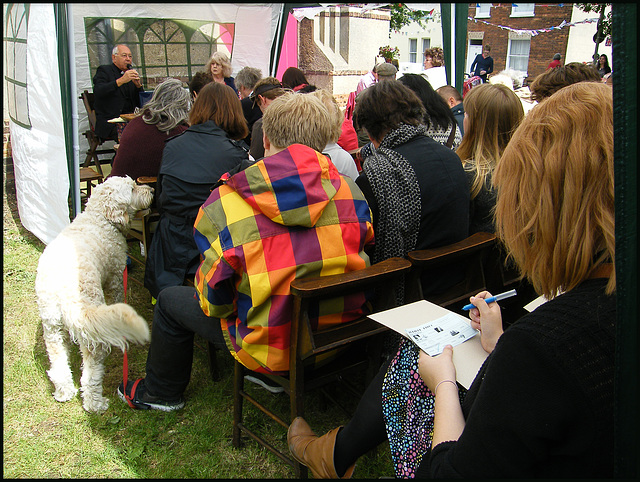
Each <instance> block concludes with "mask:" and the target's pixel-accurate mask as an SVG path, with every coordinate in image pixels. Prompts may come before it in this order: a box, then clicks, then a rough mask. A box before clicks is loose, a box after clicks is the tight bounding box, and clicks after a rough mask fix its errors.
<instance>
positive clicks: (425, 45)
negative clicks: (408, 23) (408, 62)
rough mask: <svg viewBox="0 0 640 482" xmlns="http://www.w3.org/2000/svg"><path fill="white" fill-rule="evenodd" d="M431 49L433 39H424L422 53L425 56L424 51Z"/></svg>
mask: <svg viewBox="0 0 640 482" xmlns="http://www.w3.org/2000/svg"><path fill="white" fill-rule="evenodd" d="M430 48H431V39H430V38H423V39H422V53H423V54H424V51H425V50H427V49H430Z"/></svg>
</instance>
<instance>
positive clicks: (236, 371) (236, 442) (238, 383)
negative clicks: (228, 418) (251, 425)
mask: <svg viewBox="0 0 640 482" xmlns="http://www.w3.org/2000/svg"><path fill="white" fill-rule="evenodd" d="M242 390H244V367H243V366H242V365H241V364H240V362H238V361H237V360H236V361H235V362H234V367H233V436H232V438H231V443H232V444H233V446H234V447H240V434H241V432H240V426H239V425H240V424H241V423H242V395H240V392H241V391H242Z"/></svg>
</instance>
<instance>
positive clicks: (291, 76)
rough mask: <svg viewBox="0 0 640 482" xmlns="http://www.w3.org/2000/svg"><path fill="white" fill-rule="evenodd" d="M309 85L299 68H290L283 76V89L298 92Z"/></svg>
mask: <svg viewBox="0 0 640 482" xmlns="http://www.w3.org/2000/svg"><path fill="white" fill-rule="evenodd" d="M307 85H309V81H308V80H307V77H306V76H305V75H304V72H302V70H300V69H299V68H297V67H289V68H288V69H287V70H285V71H284V73H283V74H282V87H284V88H285V89H291V90H293V91H294V92H298V91H299V90H300V89H302V88H304V87H306V86H307Z"/></svg>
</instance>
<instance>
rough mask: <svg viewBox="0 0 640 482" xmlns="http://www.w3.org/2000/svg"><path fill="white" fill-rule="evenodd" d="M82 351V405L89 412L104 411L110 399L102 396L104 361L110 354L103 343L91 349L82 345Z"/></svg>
mask: <svg viewBox="0 0 640 482" xmlns="http://www.w3.org/2000/svg"><path fill="white" fill-rule="evenodd" d="M80 350H81V351H82V378H81V379H80V390H82V406H83V407H84V409H85V410H86V411H87V412H104V411H105V410H106V409H107V408H108V407H109V400H108V399H107V398H105V397H103V396H102V379H103V378H104V361H105V359H106V358H107V355H108V354H109V353H108V351H107V350H105V349H104V348H103V347H102V345H97V346H96V347H95V348H93V349H90V348H89V347H87V346H86V345H84V344H81V345H80Z"/></svg>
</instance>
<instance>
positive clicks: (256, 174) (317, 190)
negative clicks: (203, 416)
mask: <svg viewBox="0 0 640 482" xmlns="http://www.w3.org/2000/svg"><path fill="white" fill-rule="evenodd" d="M194 238H195V241H196V244H197V246H198V249H199V251H200V253H201V258H202V262H201V264H200V266H199V268H198V271H197V273H196V278H195V284H196V291H197V295H198V298H199V300H200V306H201V307H202V310H203V311H204V313H205V314H206V315H208V316H211V317H215V318H220V323H221V326H222V332H223V334H224V336H225V339H226V341H227V346H228V348H229V351H230V352H231V354H232V355H233V356H234V357H235V358H236V359H237V360H238V361H240V362H241V363H242V364H243V365H245V366H246V367H247V368H249V369H251V370H253V371H256V372H261V373H276V374H279V373H283V372H286V371H288V370H289V346H290V329H291V314H292V308H293V298H292V296H291V294H290V284H291V281H293V280H294V279H296V278H301V277H313V276H325V275H331V274H337V273H344V272H349V271H355V270H358V269H362V268H365V267H366V266H369V257H368V256H367V254H365V252H364V247H365V245H369V244H372V243H373V226H372V223H371V211H370V210H369V206H368V204H367V202H366V200H365V198H364V196H363V194H362V192H361V191H360V189H359V188H358V187H357V186H356V184H355V183H354V182H353V181H352V180H351V179H349V178H346V177H342V176H340V174H339V173H338V171H337V170H336V168H335V166H334V165H333V164H332V163H331V162H329V160H328V159H327V158H326V157H325V156H323V155H322V154H320V153H319V152H316V151H315V150H313V149H311V148H309V147H307V146H303V145H301V144H294V145H292V146H290V147H289V148H287V149H285V150H283V151H281V152H279V153H277V154H275V155H273V156H269V157H266V158H264V159H262V160H260V161H258V162H256V163H254V164H252V165H251V166H250V167H248V168H246V169H245V170H243V171H241V172H239V173H237V174H234V175H233V176H230V175H229V174H225V176H223V178H222V184H221V185H220V186H219V187H218V188H216V189H215V190H214V191H213V192H212V193H211V196H209V199H207V201H206V202H205V203H204V204H203V205H202V207H201V208H200V211H199V213H198V217H197V218H196V221H195V225H194ZM364 302H365V300H364V297H363V296H357V297H349V298H345V297H343V298H340V299H337V300H332V301H331V302H330V303H327V304H326V305H321V306H318V307H317V309H318V312H317V313H318V316H317V317H316V318H314V320H312V323H313V324H316V323H317V326H319V327H320V328H322V327H326V326H330V325H332V324H337V323H342V322H346V321H349V320H352V319H353V318H354V317H355V316H357V315H358V314H360V313H361V312H362V308H363V304H364Z"/></svg>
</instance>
